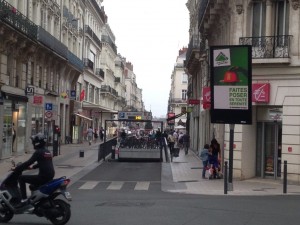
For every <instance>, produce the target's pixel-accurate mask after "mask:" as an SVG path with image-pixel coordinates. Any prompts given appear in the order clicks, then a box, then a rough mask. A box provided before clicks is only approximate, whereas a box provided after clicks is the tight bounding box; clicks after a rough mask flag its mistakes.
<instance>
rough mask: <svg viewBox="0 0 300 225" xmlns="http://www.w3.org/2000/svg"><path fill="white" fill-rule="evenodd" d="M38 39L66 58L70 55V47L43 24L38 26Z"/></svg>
mask: <svg viewBox="0 0 300 225" xmlns="http://www.w3.org/2000/svg"><path fill="white" fill-rule="evenodd" d="M37 40H38V41H39V42H41V43H43V44H44V45H45V46H47V47H49V48H50V49H51V50H53V51H55V52H56V53H58V54H59V55H61V56H62V57H64V58H67V56H68V48H67V46H65V45H64V44H63V43H61V42H60V41H59V40H57V39H56V38H55V37H54V36H52V35H51V34H50V33H48V32H47V31H46V30H45V29H44V28H42V27H41V26H39V27H38V33H37Z"/></svg>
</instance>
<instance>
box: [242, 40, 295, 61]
mask: <svg viewBox="0 0 300 225" xmlns="http://www.w3.org/2000/svg"><path fill="white" fill-rule="evenodd" d="M291 37H292V36H291V35H279V36H262V37H242V38H240V45H251V46H252V58H253V59H276V58H290V44H291Z"/></svg>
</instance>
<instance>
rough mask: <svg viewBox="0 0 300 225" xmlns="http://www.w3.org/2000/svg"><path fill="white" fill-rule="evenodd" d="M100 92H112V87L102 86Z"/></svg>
mask: <svg viewBox="0 0 300 225" xmlns="http://www.w3.org/2000/svg"><path fill="white" fill-rule="evenodd" d="M100 92H102V93H103V92H104V93H106V92H109V93H110V92H111V87H110V86H109V85H101V88H100Z"/></svg>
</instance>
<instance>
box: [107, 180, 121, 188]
mask: <svg viewBox="0 0 300 225" xmlns="http://www.w3.org/2000/svg"><path fill="white" fill-rule="evenodd" d="M123 184H124V182H123V181H112V182H111V183H110V185H109V186H108V187H107V190H121V188H122V186H123Z"/></svg>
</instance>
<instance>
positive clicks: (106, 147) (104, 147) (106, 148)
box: [98, 137, 117, 162]
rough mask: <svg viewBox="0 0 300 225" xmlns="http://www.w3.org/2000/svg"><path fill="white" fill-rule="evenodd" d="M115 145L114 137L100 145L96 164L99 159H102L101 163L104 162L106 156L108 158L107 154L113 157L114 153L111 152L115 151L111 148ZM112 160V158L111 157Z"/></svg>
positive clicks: (115, 138)
mask: <svg viewBox="0 0 300 225" xmlns="http://www.w3.org/2000/svg"><path fill="white" fill-rule="evenodd" d="M116 145H117V137H114V138H112V139H110V140H108V141H105V142H103V143H101V144H100V145H99V149H98V162H99V161H100V160H101V159H103V161H105V158H106V156H108V155H109V154H113V155H114V154H115V151H113V150H114V149H115V147H113V146H116ZM112 151H113V152H112ZM114 156H115V155H114ZM112 158H114V157H112Z"/></svg>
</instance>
